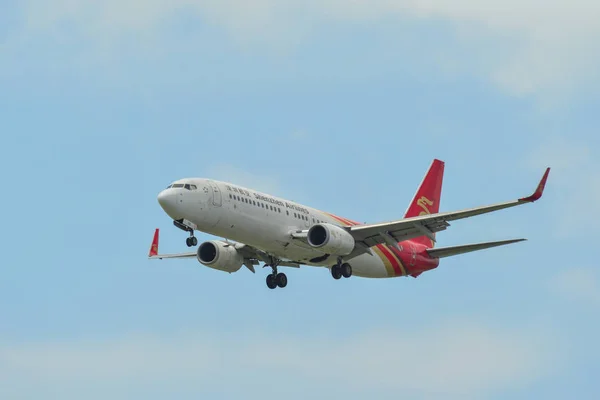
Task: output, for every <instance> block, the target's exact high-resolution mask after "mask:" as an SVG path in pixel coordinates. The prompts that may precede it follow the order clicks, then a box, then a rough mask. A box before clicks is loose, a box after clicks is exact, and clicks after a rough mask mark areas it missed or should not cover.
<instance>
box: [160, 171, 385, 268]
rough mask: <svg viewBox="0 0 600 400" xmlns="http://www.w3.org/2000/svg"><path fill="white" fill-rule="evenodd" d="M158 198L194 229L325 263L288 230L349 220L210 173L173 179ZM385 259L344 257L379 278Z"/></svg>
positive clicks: (307, 261)
mask: <svg viewBox="0 0 600 400" xmlns="http://www.w3.org/2000/svg"><path fill="white" fill-rule="evenodd" d="M180 185H181V187H179V186H180ZM185 185H187V186H185ZM173 186H175V187H173ZM188 187H189V188H190V189H188ZM158 201H159V203H160V205H161V207H162V208H163V209H164V210H165V212H166V213H167V214H168V215H169V216H170V217H171V218H173V219H174V220H180V219H185V220H188V221H190V222H192V223H193V224H195V225H196V227H197V230H199V231H202V232H206V233H208V234H211V235H214V236H218V237H222V238H225V239H229V240H232V241H235V242H240V243H243V244H246V245H249V246H252V247H255V248H257V249H260V250H263V251H265V252H267V253H269V254H271V255H273V256H276V257H278V258H281V259H287V260H292V261H297V262H299V263H300V264H305V265H313V266H325V267H330V266H332V265H333V264H335V263H336V259H335V257H333V256H331V257H328V258H326V259H323V258H324V253H322V252H320V251H319V250H318V249H315V248H313V247H312V246H310V245H309V244H307V243H305V242H304V241H301V240H295V239H293V238H292V236H291V235H292V233H294V232H301V231H306V230H307V229H309V228H310V227H311V226H312V225H314V224H316V223H319V222H326V223H330V224H334V225H337V226H348V225H349V223H348V224H344V222H343V219H342V221H340V219H339V217H337V218H335V217H333V216H332V215H331V214H328V213H325V212H323V211H319V210H317V209H314V208H311V207H307V206H304V205H301V204H298V203H295V202H293V201H289V200H284V199H281V198H278V197H275V196H271V195H268V194H265V193H261V192H258V191H256V190H252V189H247V188H244V187H241V186H238V185H234V184H231V183H227V182H220V181H215V180H209V179H201V178H189V179H181V180H178V181H177V182H174V183H173V184H172V185H170V187H169V188H167V189H165V190H164V191H162V192H161V193H160V194H159V196H158ZM319 257H320V258H321V259H319ZM311 260H312V261H311ZM384 261H385V260H383V259H382V258H381V257H379V256H377V254H375V253H374V252H372V251H369V252H368V253H365V254H362V255H360V256H358V257H355V258H353V259H352V260H351V261H349V262H350V264H351V265H352V269H353V274H354V275H357V276H363V277H371V278H384V277H389V276H390V275H389V273H388V272H387V270H386V266H385V265H384Z"/></svg>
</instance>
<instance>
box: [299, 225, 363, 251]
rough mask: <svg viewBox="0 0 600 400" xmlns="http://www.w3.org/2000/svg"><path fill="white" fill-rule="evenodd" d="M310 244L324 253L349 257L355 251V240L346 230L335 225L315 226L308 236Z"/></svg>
mask: <svg viewBox="0 0 600 400" xmlns="http://www.w3.org/2000/svg"><path fill="white" fill-rule="evenodd" d="M306 239H307V241H308V244H310V245H311V246H312V247H314V248H316V249H319V250H320V251H322V252H323V253H326V254H333V255H336V256H347V255H348V254H350V253H352V250H354V238H353V237H352V235H351V234H349V233H348V232H347V231H346V230H344V229H342V228H340V227H339V226H335V225H333V224H328V223H324V224H317V225H313V226H312V227H311V228H310V229H309V230H308V234H307V235H306Z"/></svg>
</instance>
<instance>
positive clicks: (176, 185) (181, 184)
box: [173, 183, 183, 188]
mask: <svg viewBox="0 0 600 400" xmlns="http://www.w3.org/2000/svg"><path fill="white" fill-rule="evenodd" d="M182 187H183V183H176V184H174V185H173V188H182Z"/></svg>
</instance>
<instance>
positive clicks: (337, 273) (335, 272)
mask: <svg viewBox="0 0 600 400" xmlns="http://www.w3.org/2000/svg"><path fill="white" fill-rule="evenodd" d="M331 276H333V279H340V278H341V277H342V269H341V268H340V267H339V266H338V265H334V266H333V267H331Z"/></svg>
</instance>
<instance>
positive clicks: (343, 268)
mask: <svg viewBox="0 0 600 400" xmlns="http://www.w3.org/2000/svg"><path fill="white" fill-rule="evenodd" d="M331 276H333V279H340V278H341V277H342V276H343V277H344V278H350V277H351V276H352V267H351V266H350V264H348V263H342V260H341V259H340V260H338V263H337V264H336V265H334V266H332V267H331Z"/></svg>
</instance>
